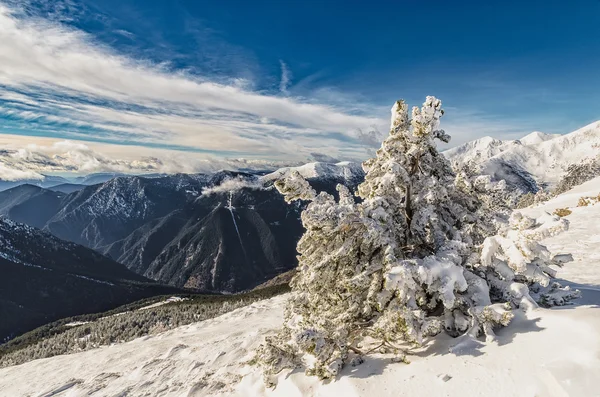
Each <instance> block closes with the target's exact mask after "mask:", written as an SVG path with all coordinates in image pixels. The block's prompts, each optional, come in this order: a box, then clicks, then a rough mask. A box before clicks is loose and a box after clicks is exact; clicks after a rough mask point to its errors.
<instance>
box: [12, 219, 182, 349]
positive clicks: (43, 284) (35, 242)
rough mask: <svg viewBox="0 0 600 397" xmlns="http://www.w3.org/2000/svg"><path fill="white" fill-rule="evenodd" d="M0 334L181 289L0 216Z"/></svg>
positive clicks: (20, 330)
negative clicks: (160, 283)
mask: <svg viewBox="0 0 600 397" xmlns="http://www.w3.org/2000/svg"><path fill="white" fill-rule="evenodd" d="M0 270H1V273H2V277H0V318H2V322H0V340H2V339H4V338H5V337H8V336H11V335H13V336H14V335H17V334H20V333H23V332H25V331H28V330H30V329H32V328H34V327H36V326H39V325H41V324H44V323H47V322H49V321H53V320H55V319H58V318H60V317H67V316H71V315H75V314H83V313H92V312H97V311H105V310H108V309H110V308H112V307H115V306H118V305H121V304H124V303H128V302H131V301H133V300H137V299H141V298H144V297H148V296H153V295H159V294H162V293H169V292H171V291H175V290H176V289H174V288H171V287H164V286H161V285H157V284H155V283H153V282H151V281H150V280H148V279H146V278H144V277H142V276H140V275H137V274H135V273H133V272H131V271H129V270H128V269H127V268H126V267H125V266H123V265H121V264H119V263H117V262H114V261H112V260H110V259H108V258H106V257H104V256H102V255H100V254H98V253H97V252H95V251H92V250H90V249H88V248H85V247H82V246H80V245H77V244H74V243H69V242H66V241H62V240H59V239H58V238H56V237H54V236H52V235H50V234H48V233H44V232H41V231H40V230H38V229H34V228H32V227H29V226H26V225H23V224H19V223H16V222H14V221H10V220H7V219H5V218H1V217H0Z"/></svg>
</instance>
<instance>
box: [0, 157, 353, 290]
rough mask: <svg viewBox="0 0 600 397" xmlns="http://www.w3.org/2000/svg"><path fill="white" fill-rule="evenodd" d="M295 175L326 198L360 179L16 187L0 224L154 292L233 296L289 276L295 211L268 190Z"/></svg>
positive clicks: (173, 179)
mask: <svg viewBox="0 0 600 397" xmlns="http://www.w3.org/2000/svg"><path fill="white" fill-rule="evenodd" d="M293 170H296V171H298V172H300V173H301V174H302V175H304V176H305V177H306V178H307V179H308V180H309V181H310V183H311V184H313V186H314V187H315V188H316V189H317V190H325V191H329V192H331V193H335V186H336V185H337V184H338V183H343V184H346V185H348V186H350V187H355V186H356V185H358V183H360V182H361V181H362V179H363V177H364V174H363V171H362V168H361V166H360V164H356V163H347V162H346V163H339V164H327V163H310V164H306V165H304V166H301V167H295V168H284V169H280V170H277V171H276V172H274V173H269V174H266V175H263V173H259V174H255V173H245V172H230V171H222V172H218V173H216V174H212V175H205V174H195V175H186V174H177V175H169V176H156V177H154V178H146V177H138V176H127V177H125V176H117V177H115V178H112V179H110V180H109V181H107V182H104V183H101V184H96V185H92V186H85V187H83V188H81V189H78V190H73V191H72V192H66V193H65V192H63V191H54V190H51V189H45V188H41V187H38V186H32V185H21V186H18V187H15V188H12V189H9V190H6V191H3V192H0V214H1V215H4V216H6V217H8V218H10V219H13V220H15V221H18V222H23V223H26V224H29V225H31V226H34V227H37V228H39V229H42V230H44V231H47V232H49V233H51V234H53V235H54V236H56V237H58V238H60V239H63V240H67V241H71V242H74V243H77V244H81V245H83V246H86V247H89V248H92V249H94V250H96V251H98V252H100V253H102V254H105V255H107V256H109V257H111V258H113V259H114V260H116V261H118V262H119V263H122V264H124V265H125V266H127V267H128V268H129V269H130V270H132V271H134V272H136V273H137V274H140V275H143V276H145V277H148V278H151V279H154V280H156V281H159V282H162V283H166V284H170V285H173V286H176V287H185V288H193V289H197V290H203V291H219V292H236V291H241V290H245V289H249V288H253V287H255V286H256V285H258V284H261V283H263V282H265V281H267V280H268V279H270V278H272V277H274V276H276V275H278V274H280V273H282V272H285V271H287V270H289V269H292V268H293V267H295V266H296V243H297V241H298V239H299V237H300V235H301V234H302V226H301V223H300V220H299V216H300V212H301V211H302V205H301V204H294V205H288V204H287V203H285V201H284V200H283V198H282V196H281V195H280V194H279V193H278V192H277V191H276V190H275V189H274V187H273V182H274V181H275V180H277V179H278V178H280V177H282V176H284V175H285V174H286V173H289V172H292V171H293ZM63 190H64V189H63ZM203 192H204V193H205V194H203ZM207 192H208V193H210V194H206V193H207Z"/></svg>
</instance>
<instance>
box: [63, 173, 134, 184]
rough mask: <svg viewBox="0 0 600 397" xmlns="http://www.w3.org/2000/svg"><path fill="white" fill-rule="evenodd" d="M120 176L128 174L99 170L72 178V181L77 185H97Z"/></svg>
mask: <svg viewBox="0 0 600 397" xmlns="http://www.w3.org/2000/svg"><path fill="white" fill-rule="evenodd" d="M119 176H127V175H125V174H123V173H119V172H98V173H95V174H89V175H84V176H79V177H76V178H73V179H72V182H73V183H75V184H77V185H87V186H90V185H97V184H99V183H104V182H108V181H110V180H111V179H113V178H116V177H119Z"/></svg>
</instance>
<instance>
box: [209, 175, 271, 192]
mask: <svg viewBox="0 0 600 397" xmlns="http://www.w3.org/2000/svg"><path fill="white" fill-rule="evenodd" d="M241 189H253V190H259V189H263V184H262V183H260V181H258V180H255V179H248V178H245V177H242V176H238V177H235V178H226V179H225V180H223V182H221V184H219V185H217V186H213V187H207V188H205V189H203V190H202V195H203V196H210V195H213V194H219V193H230V192H236V191H238V190H241Z"/></svg>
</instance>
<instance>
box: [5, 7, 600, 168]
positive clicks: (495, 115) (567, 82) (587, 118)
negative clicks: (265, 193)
mask: <svg viewBox="0 0 600 397" xmlns="http://www.w3.org/2000/svg"><path fill="white" fill-rule="evenodd" d="M598 26H600V1H598V0H593V1H592V0H589V1H585V0H578V1H573V2H565V1H526V2H523V1H503V2H497V1H489V2H482V1H472V2H471V1H462V2H447V1H427V2H425V1H423V2H413V1H410V2H408V1H406V2H402V1H394V2H383V1H381V2H364V1H326V2H325V1H305V2H300V1H220V2H216V1H210V2H209V1H183V0H179V1H172V0H160V1H159V0H143V1H142V0H118V1H117V0H93V1H92V0H81V1H74V0H58V1H49V0H35V1H23V0H19V1H15V0H0V65H2V67H0V120H1V121H0V134H2V135H0V143H2V144H3V145H5V146H7V147H11V148H17V147H19V145H20V146H22V147H25V148H27V150H28V153H29V152H31V153H37V154H39V153H43V154H44V155H46V156H56V155H59V156H60V155H63V154H64V153H62V152H61V153H62V154H61V153H59V152H60V150H65V149H64V148H65V147H66V146H64V145H63V146H61V149H60V150H59V149H57V148H56V147H54V146H55V144H56V142H60V141H63V140H65V139H68V140H70V141H72V142H75V143H77V145H79V146H77V147H78V148H79V149H77V150H76V152H77V153H78V156H79V157H80V158H81V157H82V155H81V153H80V152H81V150H83V149H82V148H83V147H84V146H83V144H84V145H85V147H86V150H87V154H86V155H85V156H83V158H85V161H86V162H87V163H85V165H86V166H89V164H88V163H89V159H90V158H93V159H95V160H96V161H97V162H99V163H102V164H104V163H105V162H107V161H108V162H113V163H114V162H116V163H114V164H121V166H122V165H123V164H126V165H127V166H130V165H131V162H132V161H134V160H136V161H138V163H137V165H136V167H148V169H154V168H152V167H156V166H157V164H163V165H164V164H165V163H167V160H165V159H166V158H169V159H170V160H169V161H170V163H169V164H171V163H172V161H171V160H172V159H173V158H176V159H178V160H179V161H178V162H177V164H175V165H173V166H172V167H173V169H178V168H181V170H188V168H186V167H184V165H185V164H186V161H183V159H184V158H185V159H189V161H188V162H187V163H193V164H197V162H198V161H212V162H215V161H217V162H218V161H238V160H234V159H241V158H243V159H247V160H245V161H251V162H258V163H259V164H262V163H269V162H290V161H305V160H306V159H311V158H324V157H325V156H331V157H333V158H336V159H342V160H345V159H362V158H364V157H365V156H367V154H368V147H367V146H369V145H371V143H370V142H366V141H365V140H364V139H361V135H360V133H359V129H360V130H362V131H363V132H364V131H368V130H369V129H371V128H374V127H375V128H377V129H378V130H380V131H381V132H386V129H387V119H388V114H389V108H390V106H391V104H393V102H394V101H395V100H396V99H398V98H405V99H406V100H408V102H409V103H411V104H413V105H418V104H419V103H421V102H422V101H423V99H424V97H425V96H426V95H435V96H437V97H439V98H441V99H442V101H443V103H444V105H445V108H446V116H445V117H444V119H443V123H442V125H443V127H444V128H445V129H446V130H447V131H448V132H449V133H450V134H451V135H453V142H452V143H453V144H460V143H463V142H466V141H468V140H471V139H474V138H477V137H481V136H485V135H492V136H494V137H498V138H505V139H509V138H518V137H520V136H522V135H525V134H527V133H529V132H531V131H533V130H541V131H545V132H551V133H566V132H569V131H571V130H574V129H576V128H579V127H582V126H583V125H585V124H588V123H590V122H593V121H595V120H598V119H600V110H599V109H600V106H598V103H599V102H600V90H598V87H600V72H599V71H600V30H599V29H598V28H597V27H598ZM73 156H74V155H73ZM86 156H87V157H86ZM73 161H74V162H76V160H73ZM77 161H83V160H77ZM139 161H142V163H139ZM194 161H196V163H194ZM61 164H62V163H60V164H58V163H57V165H56V169H57V170H60V167H61V166H64V164H62V165H61ZM140 164H141V165H140ZM74 167H75V168H77V167H79V165H77V166H74ZM115 167H116V166H115ZM159 168H160V167H159Z"/></svg>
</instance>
